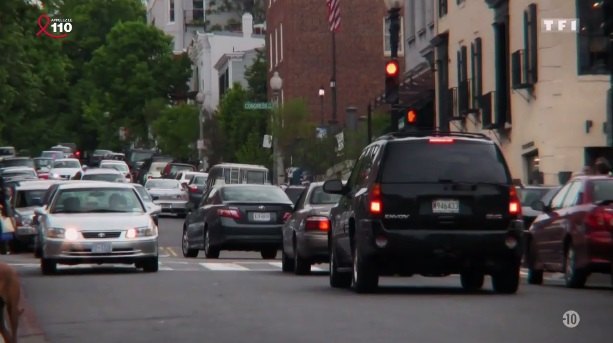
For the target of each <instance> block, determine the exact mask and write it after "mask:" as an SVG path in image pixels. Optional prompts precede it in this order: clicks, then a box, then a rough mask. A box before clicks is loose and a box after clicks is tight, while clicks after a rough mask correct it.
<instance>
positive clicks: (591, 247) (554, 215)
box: [526, 175, 613, 288]
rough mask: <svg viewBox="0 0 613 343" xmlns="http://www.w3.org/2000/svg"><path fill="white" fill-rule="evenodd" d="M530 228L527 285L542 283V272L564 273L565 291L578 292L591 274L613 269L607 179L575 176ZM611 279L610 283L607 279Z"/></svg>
mask: <svg viewBox="0 0 613 343" xmlns="http://www.w3.org/2000/svg"><path fill="white" fill-rule="evenodd" d="M533 207H534V209H535V210H537V211H541V212H543V213H542V214H540V215H539V216H538V217H536V219H535V220H534V222H533V223H532V226H531V227H530V230H529V234H528V237H527V241H528V244H527V251H526V263H527V265H528V282H529V283H531V284H541V283H543V272H546V271H547V272H561V273H564V281H565V284H566V286H567V287H572V288H580V287H583V286H584V285H585V282H586V281H587V278H588V277H589V275H590V274H591V273H605V274H611V272H612V271H613V270H612V268H613V178H612V177H610V176H600V175H598V176H577V177H575V178H573V179H571V180H570V181H569V182H568V183H567V184H566V185H565V186H564V187H562V189H560V191H559V192H557V193H556V195H555V196H554V197H553V199H551V201H550V202H549V203H547V204H545V203H543V202H542V201H539V202H537V203H536V204H534V205H533ZM612 281H613V280H612Z"/></svg>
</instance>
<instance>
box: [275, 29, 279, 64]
mask: <svg viewBox="0 0 613 343" xmlns="http://www.w3.org/2000/svg"><path fill="white" fill-rule="evenodd" d="M277 65H279V31H278V30H277V29H275V66H277Z"/></svg>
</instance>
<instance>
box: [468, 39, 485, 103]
mask: <svg viewBox="0 0 613 343" xmlns="http://www.w3.org/2000/svg"><path fill="white" fill-rule="evenodd" d="M481 51H482V48H481V38H477V39H475V41H474V42H473V43H472V44H471V45H470V72H471V79H472V83H471V88H472V89H471V95H472V102H473V106H472V107H473V108H475V109H479V108H481V104H480V102H481V101H480V100H481V95H482V93H483V58H482V56H481V54H482V52H481Z"/></svg>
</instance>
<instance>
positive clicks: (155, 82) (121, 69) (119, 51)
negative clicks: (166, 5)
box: [84, 21, 191, 148]
mask: <svg viewBox="0 0 613 343" xmlns="http://www.w3.org/2000/svg"><path fill="white" fill-rule="evenodd" d="M85 71H86V79H85V81H84V82H85V85H86V86H87V85H89V86H90V87H91V89H90V92H89V94H88V95H89V97H88V99H87V101H86V103H85V112H87V113H88V119H90V120H93V121H94V122H100V120H103V121H104V122H105V123H106V125H105V126H104V127H101V128H100V130H103V131H104V132H101V131H100V130H99V132H98V133H99V135H100V136H102V137H104V139H103V140H102V143H103V144H104V145H105V146H109V147H113V148H117V139H116V138H112V137H114V135H115V133H116V132H117V131H118V129H119V127H121V126H124V127H127V128H128V129H129V130H130V133H131V134H132V135H133V136H132V137H131V138H137V139H140V140H147V137H148V128H149V125H150V124H151V120H152V119H154V118H152V115H153V114H154V112H149V113H147V115H145V113H144V111H143V109H144V108H145V106H146V105H148V104H150V102H151V99H160V98H168V96H169V95H170V94H175V93H176V92H181V91H182V92H184V91H185V88H186V87H187V86H186V82H187V80H188V78H189V76H190V75H191V69H190V63H189V59H188V58H187V57H186V56H181V57H180V58H174V57H173V54H172V47H171V38H170V37H169V36H167V35H165V34H164V32H162V31H160V30H159V29H157V28H155V27H153V26H149V25H147V24H145V23H143V22H138V21H134V22H126V23H123V22H120V23H118V24H117V25H115V26H114V27H113V29H112V30H111V32H110V33H109V35H108V37H107V41H106V43H105V44H104V45H103V46H102V47H100V48H99V49H97V50H96V51H95V52H94V56H93V58H92V60H91V61H90V62H89V63H87V65H86V68H85ZM158 105H159V103H158ZM105 112H109V113H110V114H109V116H108V117H104V113H105Z"/></svg>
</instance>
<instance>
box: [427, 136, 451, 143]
mask: <svg viewBox="0 0 613 343" xmlns="http://www.w3.org/2000/svg"><path fill="white" fill-rule="evenodd" d="M428 141H429V142H430V143H439V144H440V143H442V144H449V143H453V141H454V140H453V138H449V137H432V138H430V139H429V140H428Z"/></svg>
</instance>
